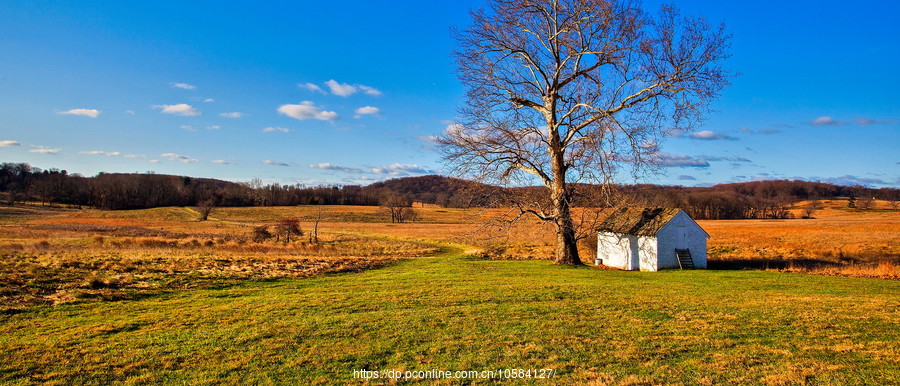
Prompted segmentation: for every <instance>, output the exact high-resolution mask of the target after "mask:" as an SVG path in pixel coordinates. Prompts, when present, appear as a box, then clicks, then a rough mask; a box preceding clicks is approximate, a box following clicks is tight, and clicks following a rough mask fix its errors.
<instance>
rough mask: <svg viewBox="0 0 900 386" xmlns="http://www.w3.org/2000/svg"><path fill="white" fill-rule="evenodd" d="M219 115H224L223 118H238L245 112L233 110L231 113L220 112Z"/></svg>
mask: <svg viewBox="0 0 900 386" xmlns="http://www.w3.org/2000/svg"><path fill="white" fill-rule="evenodd" d="M219 116H220V117H222V118H235V119H236V118H240V117H243V116H244V113H239V112H237V111H232V112H230V113H220V114H219Z"/></svg>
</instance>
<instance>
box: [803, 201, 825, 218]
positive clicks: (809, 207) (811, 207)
mask: <svg viewBox="0 0 900 386" xmlns="http://www.w3.org/2000/svg"><path fill="white" fill-rule="evenodd" d="M819 209H822V202H821V201H819V200H818V199H810V200H809V202H808V203H807V204H806V205H804V206H803V214H804V216H805V218H813V217H812V215H813V213H816V211H818V210H819Z"/></svg>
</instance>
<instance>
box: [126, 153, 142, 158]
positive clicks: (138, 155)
mask: <svg viewBox="0 0 900 386" xmlns="http://www.w3.org/2000/svg"><path fill="white" fill-rule="evenodd" d="M122 157H125V158H147V156H145V155H141V154H125V155H123V156H122Z"/></svg>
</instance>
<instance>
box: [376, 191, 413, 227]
mask: <svg viewBox="0 0 900 386" xmlns="http://www.w3.org/2000/svg"><path fill="white" fill-rule="evenodd" d="M379 205H381V207H382V208H384V211H385V212H386V213H387V214H389V215H390V217H391V222H396V223H402V222H404V221H416V219H417V218H418V217H419V213H418V212H416V210H415V209H413V208H412V204H411V203H410V201H409V200H408V199H407V198H406V197H403V196H401V195H399V194H397V193H394V192H387V193H385V194H384V196H383V197H382V198H381V200H380V202H379Z"/></svg>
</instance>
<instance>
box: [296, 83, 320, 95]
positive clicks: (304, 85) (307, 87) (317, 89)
mask: <svg viewBox="0 0 900 386" xmlns="http://www.w3.org/2000/svg"><path fill="white" fill-rule="evenodd" d="M297 87H300V88H302V89H304V90H309V91H313V92H318V93H322V94H325V90H322V88H321V87H319V86H316V85H315V84H312V83H298V84H297Z"/></svg>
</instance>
